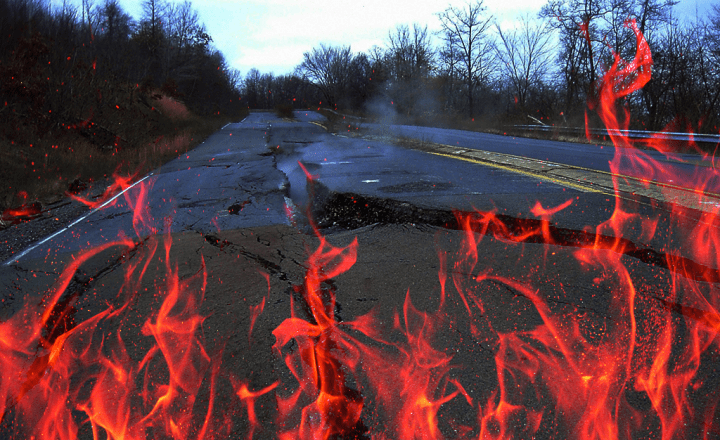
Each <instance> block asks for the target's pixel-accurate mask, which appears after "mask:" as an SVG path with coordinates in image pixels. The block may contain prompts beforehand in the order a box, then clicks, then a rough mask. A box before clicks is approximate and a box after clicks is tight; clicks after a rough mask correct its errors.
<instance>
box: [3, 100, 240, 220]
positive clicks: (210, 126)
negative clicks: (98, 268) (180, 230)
mask: <svg viewBox="0 0 720 440" xmlns="http://www.w3.org/2000/svg"><path fill="white" fill-rule="evenodd" d="M152 102H153V104H154V105H156V106H157V109H158V110H159V111H157V112H154V114H151V115H150V116H149V117H146V118H144V120H138V119H143V118H138V113H139V112H137V111H135V112H132V111H127V110H126V111H125V112H120V111H118V112H117V113H115V114H113V115H112V118H106V120H104V121H98V125H105V126H117V127H122V128H125V127H130V126H133V127H134V128H142V130H140V129H138V130H128V129H125V130H123V131H122V132H121V135H117V136H116V138H115V140H114V141H112V136H110V137H109V139H110V141H108V136H104V137H101V138H100V139H98V138H92V137H88V135H87V130H86V131H80V130H74V129H73V130H70V129H67V128H63V129H62V130H54V131H51V132H47V133H44V134H42V135H38V134H36V131H35V130H33V127H32V124H27V125H26V126H24V127H16V129H17V131H18V132H19V133H20V134H19V135H16V136H14V138H15V140H10V139H9V136H7V137H3V138H0V212H1V211H5V210H7V209H9V208H13V207H18V206H21V205H23V204H27V203H31V202H35V201H39V202H41V203H43V204H48V203H51V202H53V201H56V200H59V199H60V198H62V197H63V196H64V195H65V193H66V192H67V191H68V190H69V189H70V187H71V185H73V182H75V186H77V184H78V183H79V184H80V185H81V186H89V185H93V184H103V183H104V182H103V181H104V180H105V179H108V178H110V177H111V176H112V175H113V174H115V173H118V174H122V175H131V174H138V175H139V176H142V175H144V174H146V173H147V172H149V171H150V170H152V169H154V168H157V167H158V166H160V165H162V164H163V163H165V162H167V161H169V160H172V159H174V158H176V157H178V156H179V155H181V154H183V153H186V152H187V151H189V150H190V149H192V148H194V147H195V146H196V145H197V144H199V143H200V142H201V141H202V140H203V139H205V138H206V137H207V136H209V135H210V134H212V133H213V132H214V131H216V130H217V129H219V128H220V127H221V126H222V125H224V124H225V123H227V122H229V121H227V120H225V119H220V118H200V117H197V116H195V115H193V114H192V113H191V112H189V111H188V109H187V108H186V107H185V105H184V104H182V103H181V102H179V101H176V100H174V99H172V98H168V97H166V96H158V95H156V96H155V97H154V98H153V99H152ZM123 114H127V115H128V116H127V118H126V119H123V117H122V116H123ZM130 118H132V119H130ZM138 124H139V125H138ZM4 128H5V130H4V131H5V132H6V133H7V128H8V127H4ZM11 128H12V127H11ZM20 129H22V130H23V131H20ZM116 131H117V132H119V130H116Z"/></svg>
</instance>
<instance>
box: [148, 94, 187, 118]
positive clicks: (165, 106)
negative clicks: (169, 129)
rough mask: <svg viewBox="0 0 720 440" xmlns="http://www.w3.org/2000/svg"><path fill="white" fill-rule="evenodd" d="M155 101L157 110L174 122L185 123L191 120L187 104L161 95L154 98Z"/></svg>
mask: <svg viewBox="0 0 720 440" xmlns="http://www.w3.org/2000/svg"><path fill="white" fill-rule="evenodd" d="M153 101H154V102H155V106H156V107H157V109H158V110H160V112H161V113H162V114H163V115H165V116H166V117H167V118H169V119H171V120H173V121H185V120H187V119H190V116H191V115H190V111H189V110H188V109H187V107H185V104H183V103H182V102H180V101H176V100H175V99H173V98H171V97H169V96H166V95H160V94H159V95H155V96H154V97H153Z"/></svg>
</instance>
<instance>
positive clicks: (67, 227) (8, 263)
mask: <svg viewBox="0 0 720 440" xmlns="http://www.w3.org/2000/svg"><path fill="white" fill-rule="evenodd" d="M152 175H153V173H150V174H148V175H147V176H145V177H143V178H142V179H140V180H138V181H137V182H135V183H133V184H132V185H130V186H128V187H127V188H125V189H124V190H122V191H120V192H119V193H117V194H115V195H114V196H113V198H111V199H110V200H108V201H107V202H105V203H103V204H102V205H100V206H98V207H97V208H95V209H93V210H92V211H90V212H88V213H87V214H85V215H84V216H82V217H80V218H78V219H77V220H75V221H74V222H72V223H70V224H69V225H67V226H65V227H64V228H62V229H60V230H59V231H55V233H53V234H51V235H49V236H48V237H45V238H43V239H42V240H40V241H39V242H37V243H35V244H34V245H32V246H30V247H29V248H27V249H25V250H24V251H22V253H20V254H19V255H18V256H16V257H13V258H11V259H9V260H8V261H6V262H5V263H4V264H3V266H10V265H11V264H13V263H17V262H19V261H20V259H21V258H22V257H24V256H25V255H27V254H28V253H29V252H31V251H32V250H34V249H35V248H37V247H38V246H42V245H43V244H44V243H46V242H48V241H50V240H52V239H53V238H55V237H57V236H58V235H60V234H62V233H63V232H65V231H67V230H68V229H70V228H72V227H73V226H75V225H76V224H78V223H80V222H81V221H83V220H85V219H86V218H88V217H90V216H91V215H93V214H95V213H96V212H98V211H99V210H101V209H103V208H105V207H106V206H107V205H108V204H110V203H112V202H113V201H114V200H115V199H117V198H118V197H120V196H121V195H123V194H125V193H126V192H127V191H129V190H130V189H132V188H133V187H135V185H137V184H138V183H140V182H142V181H144V180H145V179H147V178H148V177H150V176H152Z"/></svg>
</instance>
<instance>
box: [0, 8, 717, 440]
mask: <svg viewBox="0 0 720 440" xmlns="http://www.w3.org/2000/svg"><path fill="white" fill-rule="evenodd" d="M627 25H628V26H629V27H630V28H631V29H633V31H634V32H635V34H636V35H637V45H638V49H637V55H636V57H635V58H634V59H633V60H630V61H624V60H621V59H619V58H618V59H617V60H616V62H615V64H614V65H613V66H612V68H611V69H610V70H609V71H608V73H607V75H606V76H605V78H604V80H603V83H602V88H601V94H600V97H601V99H600V107H599V113H600V115H601V117H602V119H603V121H604V122H605V123H606V124H607V126H608V128H626V127H625V126H624V124H626V123H627V115H623V114H618V112H617V111H616V110H617V105H618V103H617V101H618V99H619V98H621V97H623V96H626V95H627V94H629V93H632V92H633V91H635V90H638V89H639V88H641V87H642V86H643V84H644V83H645V82H647V81H648V80H649V78H650V69H651V65H652V59H651V54H650V51H649V48H648V45H647V44H646V43H645V40H644V39H643V37H642V35H641V34H640V32H639V31H638V30H637V28H636V26H635V24H634V23H633V22H628V23H627ZM613 133H616V134H613V135H612V139H613V142H614V143H615V144H616V145H617V146H622V147H632V143H631V141H630V140H629V139H627V138H625V137H623V136H622V135H620V134H617V133H620V132H619V131H613ZM628 164H630V165H628ZM612 167H613V171H614V172H615V173H616V174H622V172H623V171H626V170H627V169H628V167H630V168H632V170H633V171H635V172H638V171H640V172H643V173H644V175H646V176H648V177H649V178H650V177H655V176H658V175H662V174H663V173H670V172H671V170H670V169H667V168H663V167H661V166H660V165H659V164H657V163H655V162H653V161H652V160H651V159H650V158H649V156H647V155H645V154H643V153H642V152H641V151H639V150H636V149H632V148H618V149H617V156H616V157H615V160H614V161H613V163H612ZM306 172H307V171H306ZM711 172H714V170H711ZM713 176H714V174H713ZM308 178H309V179H312V176H310V175H309V174H308ZM614 178H615V179H618V177H614ZM131 181H132V179H131V178H127V179H118V180H117V183H116V186H115V187H114V188H113V189H112V191H110V192H108V194H110V193H111V192H114V191H115V192H116V191H117V190H119V189H129V190H128V191H127V192H126V193H125V198H126V201H127V202H128V205H129V206H131V207H132V208H133V211H134V217H133V226H134V228H135V232H136V234H137V236H138V237H140V236H147V235H148V233H149V234H150V236H149V238H147V239H138V240H132V239H129V238H125V239H121V240H118V241H115V242H111V243H107V244H105V245H102V246H99V247H97V248H94V249H90V250H86V251H83V252H81V253H79V254H78V255H76V256H75V258H74V260H73V262H72V263H71V264H70V265H69V266H68V267H66V268H65V270H64V271H63V273H62V275H61V276H60V278H59V279H58V281H57V282H56V283H55V285H54V286H53V287H52V288H51V289H50V290H49V291H48V292H47V293H46V295H45V296H44V297H43V299H42V301H41V302H39V303H32V302H29V301H28V302H27V303H26V304H25V305H24V307H23V309H22V310H20V311H19V312H17V313H16V314H14V315H13V316H11V317H10V318H8V319H7V320H5V321H3V322H0V366H1V367H2V371H3V372H4V373H3V376H2V379H0V415H1V416H2V420H3V423H2V424H1V425H0V427H2V429H5V430H7V432H8V436H10V437H12V438H18V439H19V438H47V439H63V440H65V439H75V438H78V437H88V438H89V437H92V438H95V439H103V438H108V439H146V438H173V439H206V438H208V439H209V438H229V437H230V436H231V435H233V436H235V435H242V436H244V437H245V438H256V437H258V436H260V435H263V436H267V435H268V433H270V434H272V433H274V434H275V436H276V437H278V438H284V439H296V438H302V439H338V438H373V439H391V438H392V439H441V438H477V439H506V438H533V437H534V436H537V437H540V438H578V439H619V438H662V439H675V438H700V437H704V438H717V437H718V436H720V429H718V426H717V424H716V418H717V412H716V408H717V404H718V400H719V399H720V396H718V395H717V393H715V392H714V391H715V390H714V389H712V388H710V389H708V386H712V381H711V379H712V376H713V371H714V370H715V367H714V366H712V363H716V362H717V349H718V331H720V313H718V307H720V296H718V294H717V293H718V289H717V286H716V284H717V282H718V279H719V277H720V269H718V267H720V264H719V263H720V262H719V261H718V257H717V255H718V249H719V248H718V244H720V237H719V236H718V234H717V227H718V226H719V225H718V219H717V211H706V212H703V213H702V214H701V215H700V217H701V218H700V219H699V220H698V221H697V223H696V225H695V227H694V229H693V230H692V231H690V232H688V234H687V237H683V238H684V239H685V240H686V241H685V242H684V243H685V245H683V246H682V248H672V247H670V245H668V246H667V247H666V248H665V249H663V251H664V252H665V253H664V256H665V260H664V262H663V267H664V269H663V270H664V272H662V274H660V275H657V276H658V277H660V278H662V277H667V278H666V279H665V278H662V280H664V281H667V282H666V287H667V289H666V290H667V292H659V291H657V292H656V291H652V289H653V285H650V284H647V283H645V281H646V280H643V279H642V278H638V276H637V275H636V269H637V267H636V266H637V264H636V262H633V261H632V258H629V257H628V255H630V254H631V253H632V252H635V254H637V253H638V252H637V249H636V248H632V246H633V245H632V241H630V240H628V239H626V238H624V236H625V234H626V233H628V232H629V229H630V228H633V227H635V225H636V224H637V222H640V223H641V226H642V228H641V230H642V231H641V233H640V235H639V237H640V239H641V240H646V241H649V240H650V239H652V238H653V237H654V235H655V233H656V228H657V219H646V218H640V217H639V216H638V214H636V213H633V212H632V211H631V210H630V208H629V207H628V206H626V205H625V204H624V202H623V199H622V198H621V197H616V209H615V213H614V215H613V216H612V217H611V219H610V220H608V221H607V222H605V223H603V224H601V225H600V226H598V227H597V228H596V229H595V231H594V232H587V233H586V235H585V236H584V237H585V239H584V240H580V241H578V242H577V243H576V244H575V245H574V246H572V247H568V246H563V243H559V242H558V240H557V239H556V235H554V233H553V230H552V228H551V223H550V221H551V219H552V217H553V215H555V214H557V213H558V212H560V211H561V210H563V209H567V208H568V207H570V206H572V204H573V199H569V200H567V201H566V202H565V203H563V204H561V205H559V206H556V207H543V206H542V205H541V204H540V203H537V204H536V205H535V206H534V207H533V208H532V210H531V212H532V214H533V215H535V216H536V217H537V218H538V220H539V221H538V222H525V223H522V224H520V226H519V227H511V226H510V225H508V224H506V223H504V222H503V221H502V219H501V217H499V216H497V215H496V214H495V213H492V212H473V213H457V221H458V224H459V225H460V226H461V235H462V238H463V239H462V242H461V244H460V245H459V246H458V247H457V248H456V249H452V250H442V249H439V250H438V258H439V266H440V270H439V274H438V285H439V288H438V290H439V293H438V295H439V298H438V299H437V301H436V304H437V308H436V309H434V310H425V311H421V310H418V309H417V308H416V307H415V306H414V305H413V300H412V298H413V296H415V295H428V294H429V293H428V292H410V291H407V292H406V293H405V300H404V303H403V305H402V308H401V310H396V311H395V312H394V313H393V314H392V319H391V320H390V322H388V321H387V320H385V321H383V320H381V319H379V317H378V311H377V309H373V310H372V311H371V312H369V313H367V314H365V315H362V316H358V317H355V318H354V319H352V320H349V321H340V320H338V319H337V318H336V316H335V309H336V302H335V301H336V296H335V295H336V292H335V291H334V290H333V288H331V287H329V285H328V283H326V281H328V280H330V279H334V278H337V277H340V276H342V274H344V273H346V272H348V271H351V270H352V268H353V265H354V264H355V262H356V260H357V255H358V252H362V249H360V248H359V245H358V241H357V240H355V241H353V242H351V243H350V244H349V245H347V246H344V247H335V246H333V245H332V244H330V242H329V239H328V238H326V237H323V236H322V234H321V233H320V231H318V230H317V229H316V230H315V232H316V234H317V239H318V240H319V246H318V247H317V249H316V250H315V251H314V252H312V253H310V255H309V257H308V259H307V262H306V264H305V266H306V268H307V272H306V274H305V281H304V283H303V284H302V285H298V286H295V292H296V293H297V296H291V297H290V299H291V302H290V305H289V307H288V309H287V318H286V319H284V320H283V321H282V322H281V323H280V325H279V326H277V328H275V330H274V331H273V336H274V337H275V342H274V345H273V346H272V347H258V343H257V342H256V341H255V340H254V338H253V329H254V327H255V325H256V323H257V322H258V320H259V319H262V317H263V314H264V313H265V306H266V303H267V301H268V300H269V297H270V294H271V288H272V287H271V282H270V277H269V275H267V274H265V273H261V274H260V275H261V276H263V277H264V278H265V280H266V281H267V286H268V293H267V296H265V297H263V298H262V300H261V301H260V302H259V303H256V304H249V305H248V313H249V316H250V322H249V326H248V328H238V329H236V331H237V332H238V333H239V334H241V335H242V338H243V339H244V338H245V335H247V340H248V346H249V347H252V349H253V350H254V349H258V350H260V349H265V350H272V351H273V352H274V353H275V355H276V356H277V358H278V359H280V360H281V361H282V364H283V365H284V368H286V371H285V373H288V374H289V376H291V377H292V378H293V380H291V381H287V380H285V379H282V378H280V377H278V378H277V380H276V381H274V382H272V383H269V384H267V385H265V386H260V387H255V386H253V384H252V378H251V377H235V376H233V375H232V374H230V373H229V372H228V371H227V368H226V366H225V365H223V364H222V362H221V359H222V356H221V354H222V353H218V352H215V351H210V350H209V349H208V347H207V344H206V341H205V339H204V338H205V335H204V330H203V323H204V322H205V320H206V318H207V317H206V316H203V315H202V314H201V313H200V306H201V304H202V302H203V299H204V296H205V292H206V286H207V277H208V273H207V270H206V267H205V264H204V261H201V268H200V270H199V271H198V272H197V273H196V274H195V275H193V276H192V277H189V278H182V279H181V277H180V276H179V272H178V267H177V263H176V262H174V261H173V257H172V254H171V249H172V243H173V237H172V235H170V233H167V234H166V235H164V236H162V235H158V234H157V232H158V230H159V228H157V227H156V226H155V224H154V220H153V219H152V216H151V213H150V212H149V210H148V207H147V204H146V202H145V200H146V196H147V192H148V191H149V190H150V188H151V187H150V184H149V183H148V182H140V184H138V185H136V186H135V187H133V188H130V182H131ZM707 181H708V180H707V179H705V178H703V177H702V176H701V175H698V176H696V177H695V181H694V182H686V183H688V184H690V183H693V184H694V185H693V188H696V195H697V197H698V198H699V199H701V200H704V199H705V198H706V197H707V196H706V195H705V192H704V190H705V187H704V184H705V182H707ZM616 187H617V183H616ZM106 198H107V197H104V198H103V199H106ZM86 202H87V203H88V204H89V205H90V206H100V204H99V203H98V202H89V201H86ZM719 209H720V208H719ZM685 214H687V213H686V212H685V211H683V208H679V207H678V208H675V211H674V212H673V215H675V216H683V215H685ZM516 226H517V225H516ZM167 229H169V228H167ZM636 235H637V234H636ZM493 243H495V244H497V243H503V244H504V245H505V246H506V248H508V249H521V250H523V252H522V253H521V257H518V261H516V262H515V263H516V264H517V265H518V266H519V267H520V266H521V267H524V268H528V269H527V272H528V273H523V274H521V275H520V276H515V277H513V276H510V275H508V273H507V270H503V269H504V268H503V267H500V266H492V265H486V264H485V263H486V262H485V261H483V259H482V258H481V257H480V255H479V253H478V250H479V249H482V248H483V247H484V246H489V245H490V244H493ZM526 243H542V246H543V248H542V249H541V252H537V250H536V251H535V252H532V251H531V250H530V249H529V248H528V249H525V248H524V246H525V244H526ZM108 250H118V251H120V252H121V253H125V254H129V253H134V254H135V255H136V258H134V259H132V260H130V261H129V262H127V263H125V264H124V265H123V266H122V270H123V271H124V272H123V273H124V283H123V285H122V287H121V289H120V291H119V292H118V295H117V301H116V302H115V303H110V304H105V305H98V307H100V308H101V309H102V310H100V311H93V314H92V315H91V317H89V318H88V319H85V320H83V321H82V322H75V318H74V316H75V314H76V310H75V309H74V304H75V302H74V301H75V297H74V293H73V292H72V291H70V290H69V286H70V284H71V281H72V279H73V277H74V276H75V274H76V273H77V271H78V270H79V269H80V268H81V267H82V266H83V265H84V264H85V263H86V262H87V261H89V260H90V259H91V258H93V257H96V256H97V255H100V254H101V253H103V252H106V251H108ZM556 254H557V255H556ZM557 259H564V260H566V261H568V267H573V268H575V270H577V271H583V272H585V273H588V274H591V275H592V276H594V278H593V279H594V285H593V286H585V287H586V289H585V292H586V293H583V295H587V294H588V293H587V291H588V290H590V291H593V289H595V291H593V293H592V294H591V295H592V296H593V297H594V296H595V295H597V296H598V297H602V298H603V301H606V302H607V308H606V310H605V309H603V310H602V313H603V314H604V315H607V316H606V317H605V318H603V319H600V320H597V319H595V318H585V317H584V315H583V313H587V312H581V311H578V310H577V309H576V310H574V311H569V310H568V309H567V308H565V309H563V308H558V306H557V305H551V304H549V302H548V298H547V295H546V294H545V293H543V292H544V290H543V289H544V288H545V287H547V286H546V284H547V283H548V280H549V282H550V283H554V285H553V286H552V287H553V289H555V290H556V291H564V290H565V286H563V285H562V283H560V282H555V281H553V280H555V279H554V278H553V275H552V274H550V275H547V276H540V274H542V273H543V272H550V271H552V265H553V264H554V262H555V261H557ZM152 261H161V262H162V263H163V266H164V267H163V271H164V274H165V275H164V277H163V278H162V279H157V280H154V286H155V291H153V292H148V291H145V290H142V289H141V285H142V281H143V279H144V277H145V276H146V273H147V271H148V268H149V266H150V265H151V262H152ZM448 281H450V282H449V283H448ZM500 288H502V289H507V290H509V291H512V292H514V295H515V296H516V297H521V298H523V300H524V301H526V304H527V305H528V308H525V309H523V308H518V309H517V315H518V317H517V318H516V321H515V322H514V323H513V325H514V326H515V328H512V329H511V328H510V327H509V324H508V322H500V321H494V320H493V319H494V318H493V316H495V315H494V313H495V312H493V311H492V310H490V308H491V307H492V306H490V305H489V301H488V300H489V297H488V295H491V294H493V292H495V291H497V289H500ZM568 288H571V286H568ZM493 289H495V290H493ZM389 294H395V295H397V294H400V292H389ZM149 295H151V296H152V297H153V298H154V299H155V302H154V303H153V304H155V306H154V307H152V308H150V309H148V310H146V309H145V307H144V306H143V307H140V309H142V310H143V311H145V312H147V313H146V314H145V315H144V316H142V319H141V323H140V325H132V323H133V322H134V321H133V320H132V319H131V316H133V315H132V314H133V313H136V312H137V309H138V301H140V300H141V299H143V298H144V297H147V296H149ZM299 302H302V304H299ZM507 307H508V309H512V310H511V311H512V312H513V313H515V312H516V310H515V309H513V307H515V305H510V304H508V306H507ZM301 310H304V312H303V313H301V312H300V311H301ZM508 313H509V312H508ZM531 316H532V317H534V318H533V319H535V321H536V322H531V320H528V317H531ZM450 327H452V328H453V329H456V331H457V332H458V333H460V334H461V335H462V336H461V339H462V340H463V343H462V344H457V345H455V346H453V347H452V348H453V349H451V347H446V346H443V345H442V344H441V342H442V341H441V340H440V338H438V337H437V336H438V334H439V333H440V332H442V331H445V330H447V329H448V328H450ZM465 340H466V341H465ZM130 341H132V342H130ZM138 341H139V342H138ZM256 347H257V348H256ZM458 347H459V348H464V349H468V350H470V349H477V347H490V349H492V350H493V353H494V355H493V356H492V360H493V362H494V368H495V371H494V374H493V376H494V377H495V384H494V385H493V386H494V389H484V388H483V387H479V386H476V385H477V384H474V383H472V377H473V376H472V374H470V375H468V374H465V375H463V374H459V372H462V371H471V372H472V371H474V369H475V368H479V367H477V366H474V365H472V364H467V363H466V364H462V363H461V362H459V361H458V359H462V358H463V354H462V353H460V352H459V348H458ZM455 348H458V350H457V351H454V349H455ZM482 350H486V348H482ZM470 354H471V356H464V358H465V359H468V358H470V359H472V352H470ZM708 364H710V366H708ZM468 378H470V379H468ZM228 383H229V384H230V385H229V386H230V387H231V388H232V391H233V392H232V393H229V395H228V393H221V392H219V391H218V390H219V388H220V387H221V386H227V385H228ZM266 396H273V397H274V398H275V405H276V407H275V414H276V416H275V418H274V419H273V420H261V419H260V418H259V417H258V411H257V404H258V401H259V400H261V399H265V398H266ZM636 400H637V401H640V402H641V404H637V403H633V402H634V401H636ZM263 401H267V400H263ZM450 407H452V408H455V410H454V411H446V408H450ZM458 413H461V414H471V415H472V417H470V418H467V417H466V418H464V419H463V420H447V419H448V418H449V417H450V416H451V415H452V414H458ZM239 420H242V423H239V422H238V421H239ZM238 425H241V426H243V427H244V428H243V429H242V433H241V434H237V431H236V429H238V428H237V427H238Z"/></svg>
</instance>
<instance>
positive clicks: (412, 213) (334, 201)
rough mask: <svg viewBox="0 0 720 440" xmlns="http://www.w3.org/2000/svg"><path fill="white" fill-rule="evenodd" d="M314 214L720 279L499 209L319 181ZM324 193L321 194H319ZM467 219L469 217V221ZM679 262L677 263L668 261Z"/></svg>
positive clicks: (620, 242)
mask: <svg viewBox="0 0 720 440" xmlns="http://www.w3.org/2000/svg"><path fill="white" fill-rule="evenodd" d="M314 187H315V188H316V191H315V198H314V202H315V205H314V207H313V211H312V212H313V216H314V218H315V221H316V223H317V225H318V227H320V228H323V229H325V230H326V231H328V232H331V231H333V230H334V229H338V228H340V229H349V230H352V229H358V228H361V227H365V226H374V225H380V224H420V225H422V224H425V225H430V226H439V227H442V228H446V229H451V230H462V229H463V228H464V227H468V226H469V227H471V228H472V229H473V231H474V232H478V233H482V234H490V235H493V236H495V237H496V238H499V239H501V240H509V241H513V242H518V243H534V244H552V245H557V246H564V247H576V248H590V247H594V248H596V249H604V250H610V251H615V252H619V253H621V254H622V255H625V256H628V257H631V258H634V259H636V260H638V261H641V262H643V263H645V264H650V265H653V266H657V267H661V268H663V269H669V270H674V269H673V268H674V267H683V268H684V271H683V272H682V273H681V275H683V276H685V277H690V278H691V279H694V280H696V281H705V282H712V283H715V282H720V277H719V276H718V272H717V270H716V269H715V268H712V267H709V266H706V265H704V264H701V263H699V262H696V261H694V260H692V259H689V258H685V257H681V256H678V255H675V254H668V253H665V252H661V251H658V250H656V249H653V248H651V247H650V246H647V245H644V244H641V243H636V242H633V241H631V240H629V239H627V238H622V237H613V236H610V235H603V234H598V233H595V232H590V231H586V230H575V229H568V228H562V227H558V226H556V225H553V224H551V223H550V222H549V221H546V220H542V219H528V218H519V217H513V216H509V215H505V214H498V213H483V212H463V211H448V210H441V209H428V208H420V207H418V206H415V205H413V204H411V203H408V202H402V201H398V200H393V199H389V198H376V197H369V196H364V195H360V194H353V193H331V192H329V191H328V190H327V189H326V188H324V187H323V185H321V184H318V183H314ZM318 195H321V196H318ZM461 218H469V219H470V221H469V222H467V223H466V224H462V223H461V222H460V219H461ZM669 258H671V259H672V260H673V265H670V264H669V263H668V259H669Z"/></svg>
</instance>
